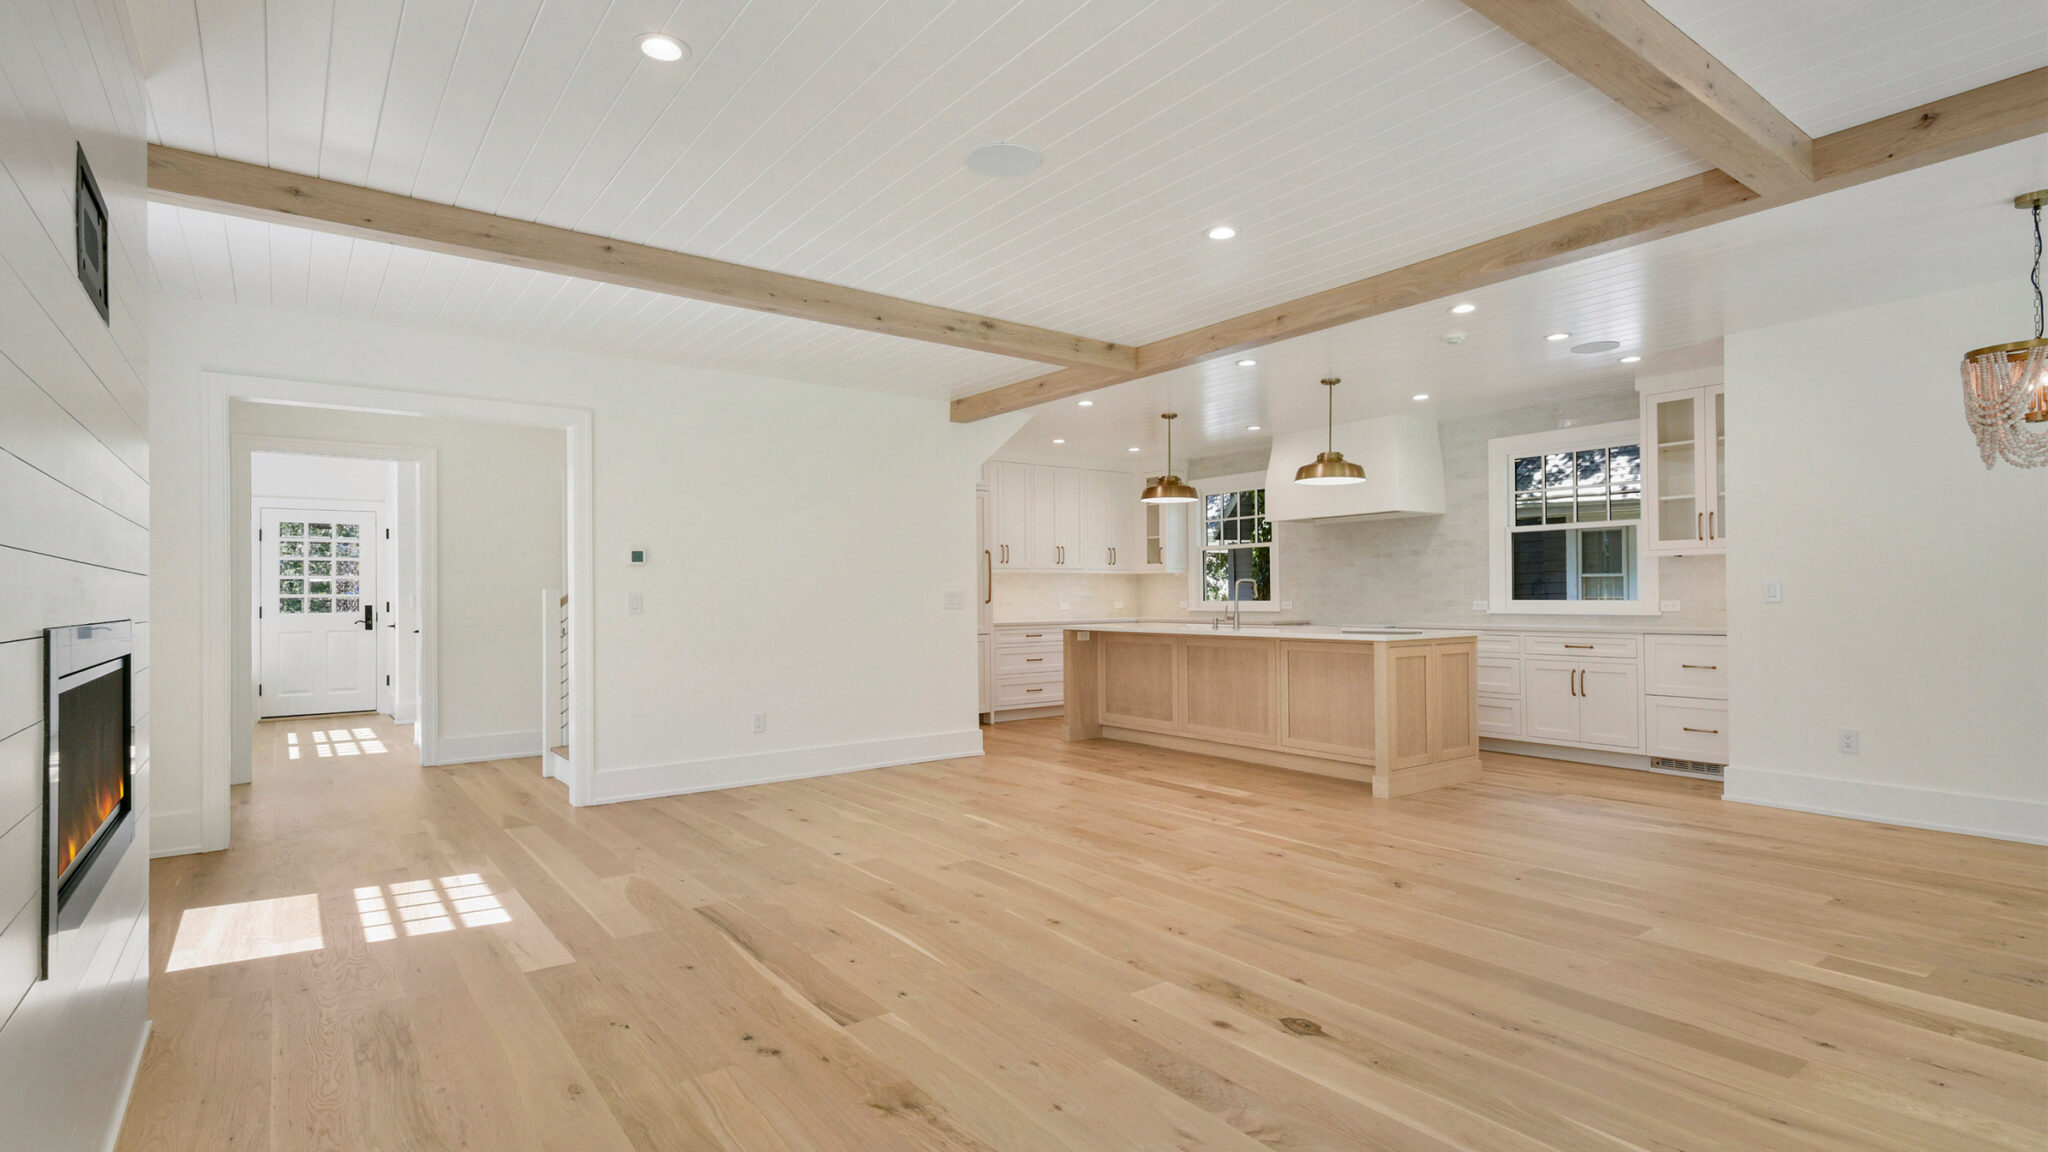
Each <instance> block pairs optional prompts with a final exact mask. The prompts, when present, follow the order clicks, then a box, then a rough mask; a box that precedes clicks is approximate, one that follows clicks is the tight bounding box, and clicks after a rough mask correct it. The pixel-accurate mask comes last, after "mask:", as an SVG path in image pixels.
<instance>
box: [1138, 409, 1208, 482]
mask: <svg viewBox="0 0 2048 1152" xmlns="http://www.w3.org/2000/svg"><path fill="white" fill-rule="evenodd" d="M1159 418H1160V419H1161V420H1164V421H1166V475H1164V476H1161V477H1160V478H1159V479H1158V480H1157V481H1156V482H1154V483H1152V484H1150V485H1148V486H1147V487H1146V489H1145V494H1144V495H1143V496H1140V497H1138V499H1139V501H1140V502H1142V503H1146V504H1193V503H1194V502H1195V501H1197V500H1200V499H1201V498H1202V496H1201V493H1199V492H1196V491H1195V490H1194V489H1193V488H1190V487H1189V486H1188V485H1187V484H1185V483H1183V482H1182V481H1181V478H1180V477H1178V476H1175V475H1174V474H1173V422H1174V421H1175V420H1178V419H1180V413H1178V412H1161V413H1160V414H1159ZM1126 491H1128V489H1126Z"/></svg>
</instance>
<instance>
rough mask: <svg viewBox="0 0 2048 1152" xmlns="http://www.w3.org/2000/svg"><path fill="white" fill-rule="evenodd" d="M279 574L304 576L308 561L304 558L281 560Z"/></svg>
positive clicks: (278, 566) (278, 565) (278, 563)
mask: <svg viewBox="0 0 2048 1152" xmlns="http://www.w3.org/2000/svg"><path fill="white" fill-rule="evenodd" d="M277 574H278V575H279V576H304V575H305V574H306V562H305V561H304V560H279V561H278V562H277Z"/></svg>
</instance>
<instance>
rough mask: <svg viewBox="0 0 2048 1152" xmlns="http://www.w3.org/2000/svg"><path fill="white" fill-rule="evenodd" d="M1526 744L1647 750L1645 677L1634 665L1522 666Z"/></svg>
mask: <svg viewBox="0 0 2048 1152" xmlns="http://www.w3.org/2000/svg"><path fill="white" fill-rule="evenodd" d="M1522 683H1523V685H1524V690H1523V698H1522V703H1523V708H1522V735H1523V738H1524V739H1528V740H1536V741H1549V742H1555V743H1560V744H1596V745H1599V746H1601V747H1606V748H1622V749H1628V750H1630V751H1635V750H1637V749H1639V748H1641V747H1642V743H1643V740H1642V707H1643V705H1642V700H1643V691H1642V673H1641V670H1640V668H1639V666H1638V665H1637V664H1636V663H1635V662H1633V661H1627V662H1624V661H1619V660H1615V661H1602V660H1553V659H1527V660H1524V661H1522Z"/></svg>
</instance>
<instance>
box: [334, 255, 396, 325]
mask: <svg viewBox="0 0 2048 1152" xmlns="http://www.w3.org/2000/svg"><path fill="white" fill-rule="evenodd" d="M390 265H391V245H389V244H379V243H377V242H376V241H374V240H355V241H352V242H351V243H350V245H349V253H348V278H347V280H346V281H345V282H344V283H343V285H342V289H341V314H342V315H344V316H348V317H352V318H354V319H358V320H365V319H368V318H369V317H370V316H371V315H373V314H374V313H375V312H376V310H377V294H378V293H379V292H382V291H383V290H384V272H385V270H386V269H387V268H389V267H390Z"/></svg>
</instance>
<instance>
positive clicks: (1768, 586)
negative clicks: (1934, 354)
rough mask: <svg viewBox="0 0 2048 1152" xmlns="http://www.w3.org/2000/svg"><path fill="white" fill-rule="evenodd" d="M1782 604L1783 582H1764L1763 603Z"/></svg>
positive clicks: (1783, 600) (1783, 599)
mask: <svg viewBox="0 0 2048 1152" xmlns="http://www.w3.org/2000/svg"><path fill="white" fill-rule="evenodd" d="M1784 602H1785V582H1784V581H1783V580H1766V581H1764V603H1766V604H1783V603H1784Z"/></svg>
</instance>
